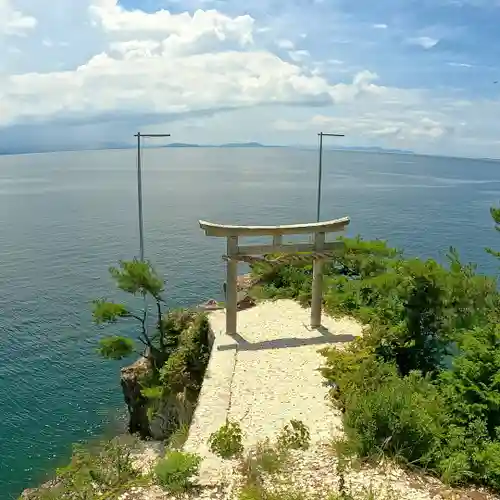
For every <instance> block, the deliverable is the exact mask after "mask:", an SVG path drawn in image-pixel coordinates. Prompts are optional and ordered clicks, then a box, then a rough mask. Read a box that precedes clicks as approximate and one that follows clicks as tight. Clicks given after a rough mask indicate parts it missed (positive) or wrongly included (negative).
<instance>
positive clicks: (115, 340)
mask: <svg viewBox="0 0 500 500" xmlns="http://www.w3.org/2000/svg"><path fill="white" fill-rule="evenodd" d="M110 274H111V276H112V278H113V279H114V281H115V283H116V285H117V287H118V289H119V290H121V291H123V292H127V293H129V294H131V295H134V296H139V297H142V298H143V302H142V307H140V308H139V310H138V311H137V310H134V309H133V308H131V307H129V306H128V305H126V304H122V303H116V302H111V301H107V300H104V299H100V300H95V301H94V304H93V317H94V321H95V322H96V323H97V324H112V323H116V322H117V321H119V320H121V321H130V320H132V321H134V322H135V323H136V324H137V333H136V340H137V342H139V344H140V345H141V346H142V349H141V350H140V351H137V350H136V348H135V343H134V341H133V340H132V339H131V338H129V337H123V336H116V335H112V336H107V337H104V338H103V339H101V340H100V342H99V352H100V354H101V355H102V356H104V357H106V358H109V359H123V358H125V357H127V356H130V355H131V354H133V353H135V354H136V355H139V356H142V357H143V358H144V360H145V361H146V363H144V362H143V363H140V364H139V365H138V366H137V370H132V380H131V382H130V377H129V380H128V381H127V383H124V381H123V378H122V386H123V387H124V393H125V399H126V401H127V404H128V407H129V412H130V414H131V420H130V431H131V432H132V433H135V432H137V433H139V434H140V435H141V436H142V437H143V438H145V437H150V436H154V437H168V436H169V435H171V434H172V433H173V432H175V430H176V429H178V428H179V427H180V426H183V425H189V421H190V418H191V415H192V409H193V407H194V404H195V402H196V399H197V396H198V392H199V390H200V388H201V383H202V381H203V376H204V373H205V368H206V366H207V363H208V358H209V354H210V352H209V325H208V320H207V317H206V316H205V315H204V314H201V313H198V312H194V311H189V310H174V311H169V312H167V313H166V312H165V311H164V299H163V294H164V292H165V285H164V282H163V280H162V279H161V278H160V276H159V275H158V274H157V273H156V271H155V270H154V268H153V266H152V265H151V264H150V263H149V262H142V261H139V260H133V261H122V262H120V263H119V267H111V268H110ZM149 303H152V304H153V307H152V309H153V313H152V314H153V316H154V325H153V326H151V325H150V321H148V318H149V315H150V314H151V312H150V311H149V307H148V304H149ZM137 389H138V390H137ZM153 421H154V422H153ZM153 423H154V424H155V425H154V429H156V430H153V429H152V426H151V424H153Z"/></svg>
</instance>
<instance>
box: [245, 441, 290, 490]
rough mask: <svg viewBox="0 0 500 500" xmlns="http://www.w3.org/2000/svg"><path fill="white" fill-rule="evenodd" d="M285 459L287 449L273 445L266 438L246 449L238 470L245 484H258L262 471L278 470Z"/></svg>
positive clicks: (273, 471) (271, 471)
mask: <svg viewBox="0 0 500 500" xmlns="http://www.w3.org/2000/svg"><path fill="white" fill-rule="evenodd" d="M287 459H288V453H287V450H284V449H282V448H279V447H277V446H273V445H272V443H271V442H270V441H269V439H266V440H265V441H261V442H259V443H257V444H256V445H255V446H253V447H252V448H251V449H250V450H248V453H246V455H245V457H244V458H242V460H241V464H240V471H241V474H242V475H243V476H244V477H245V478H246V482H247V484H260V483H261V477H262V474H263V473H266V474H276V473H278V472H280V471H281V470H282V469H283V466H284V464H285V462H286V460H287Z"/></svg>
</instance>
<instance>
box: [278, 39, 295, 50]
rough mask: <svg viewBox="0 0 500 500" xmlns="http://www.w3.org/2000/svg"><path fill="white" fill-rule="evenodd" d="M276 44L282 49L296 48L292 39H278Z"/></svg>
mask: <svg viewBox="0 0 500 500" xmlns="http://www.w3.org/2000/svg"><path fill="white" fill-rule="evenodd" d="M276 45H277V46H278V47H279V48H280V49H285V50H292V49H294V48H295V44H294V43H293V42H292V41H291V40H286V39H285V40H278V41H277V42H276Z"/></svg>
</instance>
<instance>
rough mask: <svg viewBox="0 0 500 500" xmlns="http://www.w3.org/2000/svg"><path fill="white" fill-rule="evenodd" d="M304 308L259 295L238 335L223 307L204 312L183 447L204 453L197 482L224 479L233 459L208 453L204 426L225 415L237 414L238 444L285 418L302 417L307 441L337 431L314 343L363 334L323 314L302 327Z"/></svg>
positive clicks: (242, 316) (242, 317)
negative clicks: (202, 355)
mask: <svg viewBox="0 0 500 500" xmlns="http://www.w3.org/2000/svg"><path fill="white" fill-rule="evenodd" d="M309 317H310V310H309V309H303V308H302V307H300V305H299V304H297V303H296V302H294V301H292V300H280V301H277V302H265V303H262V304H259V305H258V306H256V307H254V308H253V309H249V310H246V311H241V312H239V313H238V330H239V333H238V335H235V336H232V337H229V336H227V335H226V334H225V316H224V311H216V312H213V313H211V314H210V323H211V327H212V331H213V333H214V345H213V349H212V356H211V359H210V363H209V365H208V368H207V373H206V376H205V380H204V383H203V388H202V390H201V393H200V399H199V403H198V408H197V410H196V412H195V415H194V419H193V422H192V425H191V429H190V434H189V438H188V441H187V442H186V444H185V446H184V449H185V450H187V451H193V452H196V453H199V454H201V455H202V456H203V457H204V460H203V463H202V469H201V474H200V481H201V483H202V484H217V483H220V482H221V480H225V479H227V475H228V474H229V471H230V470H231V468H232V466H233V464H231V462H228V461H225V462H224V461H222V460H220V459H218V458H217V457H215V456H214V455H213V454H211V453H210V451H209V449H208V444H207V441H208V438H209V436H210V434H211V433H212V432H214V431H216V430H217V429H219V427H220V426H221V425H223V424H224V423H225V421H226V418H228V419H229V420H232V421H238V422H240V425H241V427H242V429H243V432H244V444H245V446H249V445H251V444H255V443H256V442H257V441H259V440H262V439H264V438H266V437H269V438H274V437H275V436H276V435H277V433H278V432H279V431H280V429H281V428H282V427H283V425H284V424H286V423H287V422H289V421H290V420H291V419H298V420H301V421H303V422H304V423H305V424H306V425H307V426H308V427H309V429H310V431H311V438H312V441H313V442H324V441H327V440H329V439H330V438H331V437H332V435H334V434H335V433H338V432H339V430H340V426H341V420H340V416H339V415H338V414H336V413H335V412H334V411H333V410H332V409H331V408H330V407H329V406H328V402H327V400H326V398H325V396H326V392H327V390H326V388H325V387H324V386H323V385H322V382H323V379H322V377H321V375H320V373H319V372H318V371H317V369H318V368H319V366H320V365H321V364H322V357H321V355H319V354H318V350H319V349H321V348H323V347H326V346H328V345H335V344H342V343H345V342H349V341H351V340H353V338H354V337H355V336H358V335H361V333H362V327H361V325H360V324H359V323H357V322H355V321H354V320H351V319H348V318H343V319H333V318H329V317H324V318H323V327H322V328H321V329H320V330H311V329H310V328H309V327H308V324H309Z"/></svg>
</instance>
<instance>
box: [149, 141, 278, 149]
mask: <svg viewBox="0 0 500 500" xmlns="http://www.w3.org/2000/svg"><path fill="white" fill-rule="evenodd" d="M159 147H162V148H279V147H284V146H271V145H266V144H260V143H259V142H228V143H226V144H191V143H186V142H172V143H171V144H165V145H164V146H159Z"/></svg>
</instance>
